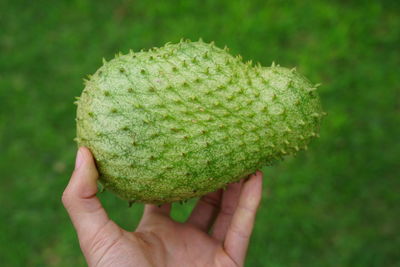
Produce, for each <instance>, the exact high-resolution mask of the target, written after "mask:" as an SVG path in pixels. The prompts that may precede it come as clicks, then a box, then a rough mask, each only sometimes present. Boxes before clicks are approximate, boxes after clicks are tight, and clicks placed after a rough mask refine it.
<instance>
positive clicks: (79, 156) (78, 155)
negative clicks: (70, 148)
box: [75, 148, 83, 170]
mask: <svg viewBox="0 0 400 267" xmlns="http://www.w3.org/2000/svg"><path fill="white" fill-rule="evenodd" d="M82 163H83V153H82V148H79V149H78V152H77V153H76V159H75V170H76V169H78V168H79V167H80V166H81V165H82Z"/></svg>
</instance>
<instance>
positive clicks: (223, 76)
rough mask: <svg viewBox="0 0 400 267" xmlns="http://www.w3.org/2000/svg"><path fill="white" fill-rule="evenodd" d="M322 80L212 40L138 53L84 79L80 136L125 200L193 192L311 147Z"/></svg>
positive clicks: (161, 199) (105, 180)
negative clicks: (245, 56) (251, 58)
mask: <svg viewBox="0 0 400 267" xmlns="http://www.w3.org/2000/svg"><path fill="white" fill-rule="evenodd" d="M316 87H317V86H316V85H313V84H311V83H310V82H309V81H308V80H307V79H306V78H305V77H303V76H302V75H300V74H299V73H297V72H296V70H294V69H293V70H289V69H286V68H282V67H279V66H274V65H273V66H271V67H268V68H266V67H261V66H260V65H256V66H252V64H251V62H248V63H244V62H242V59H241V57H240V56H237V57H233V56H231V55H230V54H229V53H228V51H227V49H226V48H225V49H220V48H218V47H216V46H215V45H214V44H213V43H211V44H207V43H204V42H202V41H198V42H190V41H181V42H180V43H178V44H166V45H165V46H164V47H162V48H153V49H150V50H149V51H146V52H139V53H133V52H131V53H129V54H127V55H119V56H117V57H116V58H114V59H113V60H111V61H109V62H107V63H104V65H103V66H102V67H100V68H99V69H98V70H97V71H96V73H95V74H94V75H93V76H91V77H90V79H89V80H88V81H86V87H85V89H84V90H83V92H82V95H81V97H80V99H79V100H78V101H77V104H78V110H77V142H78V145H79V146H87V147H89V148H90V150H91V151H92V153H93V155H94V157H95V159H96V163H97V166H98V169H99V172H100V182H101V183H102V184H103V185H104V187H105V188H106V189H109V190H111V191H113V192H115V193H116V194H117V195H119V196H120V197H121V198H124V199H126V200H128V201H131V202H133V201H137V202H144V203H156V204H160V203H166V202H173V201H179V200H185V199H188V198H192V197H196V196H201V195H204V194H206V193H209V192H212V191H215V190H217V189H219V188H222V187H224V186H225V185H226V184H228V183H231V182H235V181H238V180H239V179H241V178H243V177H245V176H246V175H248V174H250V173H253V172H254V171H256V170H257V169H259V168H261V167H262V166H265V165H270V164H272V163H273V162H275V161H276V160H278V159H281V158H282V157H283V156H284V155H288V154H294V153H296V152H297V151H298V150H301V149H304V148H306V147H307V144H308V143H309V141H310V140H311V139H312V138H313V137H315V136H317V132H318V129H319V125H320V121H321V117H322V116H323V115H324V113H323V112H322V110H321V105H320V101H319V97H318V95H317V93H316V91H315V89H316Z"/></svg>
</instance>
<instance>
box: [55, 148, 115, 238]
mask: <svg viewBox="0 0 400 267" xmlns="http://www.w3.org/2000/svg"><path fill="white" fill-rule="evenodd" d="M98 177H99V174H98V172H97V169H96V165H95V163H94V159H93V156H92V153H91V152H90V151H89V149H87V148H86V147H80V148H79V150H78V153H77V157H76V162H75V170H74V172H73V174H72V177H71V179H70V181H69V183H68V186H67V187H66V188H65V191H64V193H63V195H62V202H63V204H64V207H65V208H66V209H67V211H68V214H69V216H70V218H71V220H72V223H73V224H74V227H75V229H76V230H77V232H78V237H79V240H80V241H81V242H84V241H85V240H90V239H92V238H93V237H94V236H95V235H96V233H97V232H98V231H99V230H100V229H101V228H102V227H104V226H105V225H106V224H107V223H108V222H109V221H110V219H109V218H108V216H107V214H106V212H105V210H104V208H103V207H102V205H101V203H100V201H99V199H98V198H97V197H96V193H97V184H96V181H97V179H98Z"/></svg>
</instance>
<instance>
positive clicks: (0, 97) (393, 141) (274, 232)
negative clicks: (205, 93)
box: [0, 0, 400, 266]
mask: <svg viewBox="0 0 400 267" xmlns="http://www.w3.org/2000/svg"><path fill="white" fill-rule="evenodd" d="M0 10H1V11H0V170H1V176H0V179H1V184H0V205H1V207H0V265H1V266H43V265H45V266H84V265H85V263H84V259H83V256H82V255H81V252H80V249H79V246H78V242H77V238H76V236H75V232H74V230H73V228H72V225H71V223H70V221H69V219H68V217H67V215H66V212H65V211H64V209H63V207H62V205H61V203H60V197H61V194H62V191H63V189H64V187H65V185H66V183H67V181H68V179H69V176H70V173H71V170H72V168H73V161H74V157H75V150H76V147H75V144H74V142H73V141H72V139H73V138H74V135H75V122H74V118H75V106H74V105H73V104H72V102H73V101H74V96H78V95H79V94H80V92H81V90H82V89H83V85H82V78H84V77H85V76H86V75H87V74H91V73H93V72H94V71H95V70H96V69H97V68H98V67H99V66H100V65H101V58H102V57H105V58H106V59H110V58H112V57H113V56H114V54H115V53H117V52H118V51H122V52H124V53H126V52H127V51H128V50H129V49H130V48H132V49H133V50H136V51H137V50H139V49H141V48H149V47H153V46H161V45H163V44H164V43H165V42H168V41H173V42H176V41H179V39H180V38H181V37H185V38H191V39H193V40H196V39H198V37H203V38H204V39H205V40H206V41H212V40H214V41H215V42H216V44H217V45H219V46H224V45H225V44H226V45H228V46H229V47H230V48H231V51H232V53H234V54H238V53H240V54H241V55H242V56H243V57H244V59H246V60H249V59H253V61H260V62H261V63H262V64H264V65H269V64H271V62H272V61H273V60H274V61H275V62H277V63H279V64H281V65H282V66H287V67H294V66H297V69H298V70H299V71H300V72H301V73H303V74H305V75H306V76H307V77H309V78H310V79H311V80H312V81H313V82H321V83H322V84H323V86H322V87H321V89H320V94H321V99H322V101H323V105H324V108H325V110H326V111H327V112H328V113H329V115H328V117H327V118H326V119H325V121H324V124H323V127H322V132H321V138H320V139H319V140H317V141H315V142H313V144H312V145H311V146H310V149H309V151H307V152H306V153H304V152H302V153H300V155H298V156H297V157H295V158H288V159H287V160H286V161H285V162H282V163H281V164H279V165H278V166H274V167H269V168H265V169H264V172H265V186H264V187H265V189H264V199H263V202H262V205H261V208H260V211H259V214H258V217H257V222H256V226H255V231H254V235H253V236H252V240H251V245H250V249H249V253H248V258H247V266H399V265H400V251H399V248H400V234H399V225H400V216H399V214H400V210H399V204H400V181H399V173H400V166H399V164H400V163H399V159H400V153H399V152H400V140H399V139H400V138H399V137H400V119H399V117H400V116H399V111H400V83H399V77H400V6H399V2H398V1H321V0H318V1H316V0H314V1H277V0H271V1H233V0H224V1H211V0H208V1H149V0H147V1H130V0H125V1H89V0H75V1H40V0H38V1H32V2H29V3H27V2H25V1H19V0H14V1H8V0H3V1H1V2H0ZM101 198H102V202H103V203H104V205H105V206H106V208H107V210H108V211H109V213H110V216H111V217H112V218H113V219H114V220H115V221H116V222H117V223H119V224H120V225H121V226H123V227H125V228H126V229H134V228H135V225H136V223H137V222H138V220H139V218H140V214H141V212H142V206H141V205H135V206H134V207H133V208H131V209H128V208H127V203H125V202H123V201H121V200H119V199H117V198H116V197H114V196H113V195H111V194H110V193H104V194H102V195H101ZM191 205H193V201H191V202H190V203H188V204H186V205H184V206H180V205H179V204H178V205H176V206H175V208H174V216H175V218H178V219H180V220H182V219H183V218H184V217H185V216H186V215H187V214H188V211H189V210H190V207H191Z"/></svg>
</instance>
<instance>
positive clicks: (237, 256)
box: [62, 147, 262, 267]
mask: <svg viewBox="0 0 400 267" xmlns="http://www.w3.org/2000/svg"><path fill="white" fill-rule="evenodd" d="M97 179H98V172H97V169H96V166H95V163H94V159H93V157H92V154H91V153H90V151H89V149H87V148H85V147H81V148H80V149H79V150H78V154H77V159H76V163H75V170H74V172H73V174H72V177H71V180H70V181H69V184H68V186H67V188H66V189H65V191H64V193H63V196H62V202H63V204H64V206H65V208H66V209H67V211H68V213H69V216H70V217H71V220H72V223H73V225H74V227H75V229H76V231H77V234H78V238H79V243H80V246H81V249H82V252H83V254H84V256H85V258H86V261H87V263H88V265H89V266H141V267H142V266H243V263H244V260H245V256H246V251H247V246H248V243H249V238H250V235H251V232H252V229H253V224H254V219H255V215H256V211H257V208H258V205H259V202H260V199H261V189H262V186H261V185H262V173H261V172H260V171H257V172H256V173H255V174H253V175H250V176H249V178H248V179H243V180H241V181H240V182H238V183H233V184H230V185H228V187H227V189H226V190H225V191H222V190H219V191H217V192H214V193H210V194H208V195H206V196H203V197H202V198H200V200H199V201H198V203H197V204H196V206H195V208H194V209H193V211H192V213H191V215H190V216H189V218H188V219H187V221H186V222H184V223H180V222H176V221H173V220H172V219H171V217H170V211H171V204H165V205H162V206H160V207H158V206H156V205H145V209H144V214H143V217H142V219H141V221H140V223H139V225H138V227H137V228H136V231H134V232H130V231H126V230H124V229H122V228H120V227H119V226H118V225H117V224H115V223H114V222H113V221H112V220H110V219H109V218H108V216H107V213H106V211H105V210H104V208H103V207H102V205H101V203H100V201H99V199H98V198H97V197H96V193H97V184H96V180H97Z"/></svg>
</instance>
